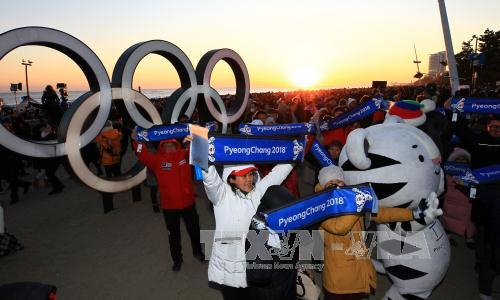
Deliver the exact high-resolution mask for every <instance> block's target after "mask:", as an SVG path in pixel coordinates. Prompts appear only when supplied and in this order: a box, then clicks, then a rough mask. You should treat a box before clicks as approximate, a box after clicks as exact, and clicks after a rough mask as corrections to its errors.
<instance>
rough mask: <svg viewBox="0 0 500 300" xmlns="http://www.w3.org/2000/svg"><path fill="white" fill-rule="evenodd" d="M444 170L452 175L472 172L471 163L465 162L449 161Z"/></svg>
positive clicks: (463, 174)
mask: <svg viewBox="0 0 500 300" xmlns="http://www.w3.org/2000/svg"><path fill="white" fill-rule="evenodd" d="M444 171H445V172H446V174H447V175H451V176H465V175H466V174H467V172H470V165H469V164H465V163H458V162H453V161H447V162H445V163H444Z"/></svg>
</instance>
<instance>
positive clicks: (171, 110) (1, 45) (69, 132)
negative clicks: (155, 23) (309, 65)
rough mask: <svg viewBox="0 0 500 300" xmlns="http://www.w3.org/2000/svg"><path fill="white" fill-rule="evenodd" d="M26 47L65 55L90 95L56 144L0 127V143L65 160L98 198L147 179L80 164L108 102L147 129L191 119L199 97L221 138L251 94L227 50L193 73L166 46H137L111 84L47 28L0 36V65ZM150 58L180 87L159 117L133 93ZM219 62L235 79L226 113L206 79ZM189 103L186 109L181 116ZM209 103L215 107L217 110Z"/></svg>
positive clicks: (74, 108) (96, 63) (69, 40)
mask: <svg viewBox="0 0 500 300" xmlns="http://www.w3.org/2000/svg"><path fill="white" fill-rule="evenodd" d="M28 45H37V46H45V47H48V48H52V49H54V50H57V51H59V52H61V53H63V54H65V55H67V56H68V57H69V58H70V59H72V60H73V61H74V62H75V63H76V64H77V65H78V66H79V67H80V68H81V70H82V71H83V73H84V75H85V77H86V79H87V81H88V84H89V87H90V92H88V93H86V94H83V95H82V96H80V97H79V98H78V99H77V100H75V101H74V102H73V104H72V105H71V106H70V108H69V109H68V110H67V111H66V112H65V114H64V116H63V118H62V120H61V123H60V124H59V130H58V141H57V143H40V142H35V141H27V140H23V139H21V138H19V137H17V136H15V135H14V134H12V133H11V132H10V131H8V130H7V129H6V128H4V127H3V126H0V143H1V144H2V145H3V146H5V147H6V148H8V149H10V150H12V151H14V152H17V153H19V154H23V155H26V156H31V157H59V156H64V155H67V156H68V160H69V163H70V165H71V167H72V169H73V170H74V172H75V173H76V175H77V176H78V177H79V178H80V179H81V180H82V181H83V182H84V183H85V184H87V185H88V186H90V187H92V188H94V189H96V190H98V191H101V192H108V193H114V192H121V191H125V190H128V189H130V188H132V187H134V186H136V185H138V184H140V183H141V182H142V181H144V180H145V179H146V169H145V167H144V166H142V165H141V164H139V163H136V165H135V166H134V167H132V168H131V169H130V170H129V171H128V172H127V173H126V174H124V175H123V176H122V177H120V178H116V179H115V178H113V179H104V178H101V177H98V176H96V175H94V174H93V173H92V172H91V171H90V170H89V169H88V167H87V166H86V165H85V163H84V161H83V159H82V156H81V154H80V148H82V147H83V146H85V145H87V144H89V143H90V142H92V141H93V140H94V139H95V138H96V137H97V135H99V133H100V131H101V129H102V128H103V127H104V125H105V123H106V120H107V119H108V117H109V113H110V110H111V104H112V101H113V100H117V99H123V101H124V104H125V107H126V109H127V112H128V113H129V115H130V117H131V118H132V120H133V121H134V122H135V123H136V124H137V125H139V126H141V127H150V126H152V125H157V124H170V123H174V122H176V121H177V119H178V118H179V116H180V114H181V113H184V114H186V115H187V116H188V117H191V115H192V114H193V112H194V110H195V108H196V104H197V100H198V96H199V95H203V98H204V100H205V104H206V107H207V108H208V111H209V113H210V114H211V116H212V117H213V118H214V119H215V120H217V121H219V122H220V123H222V125H223V128H222V132H223V133H225V132H226V130H227V125H228V124H231V123H234V122H235V121H237V120H238V119H239V118H241V116H242V115H243V114H244V112H245V110H246V109H247V107H248V96H249V92H250V80H249V76H248V71H247V68H246V66H245V63H244V62H243V59H242V58H241V57H240V56H239V55H238V54H237V53H236V52H234V51H233V50H230V49H217V50H212V51H209V52H207V53H206V54H205V55H204V56H203V57H202V58H201V59H200V61H199V63H198V65H197V66H196V69H194V68H193V65H192V64H191V61H190V60H189V58H188V57H187V56H186V54H185V53H184V52H183V51H182V50H181V49H179V48H178V47H177V46H176V45H174V44H172V43H170V42H167V41H162V40H151V41H146V42H141V43H137V44H135V45H133V46H131V47H129V48H128V49H127V50H125V52H123V54H122V55H121V56H120V58H119V59H118V61H117V63H116V64H115V67H114V70H113V76H112V79H111V81H110V79H109V76H108V73H107V72H106V69H105V68H104V65H103V64H102V62H101V61H100V59H99V58H98V57H97V55H96V54H95V53H94V52H93V51H92V50H91V49H90V48H89V47H88V46H87V45H86V44H85V43H83V42H82V41H80V40H78V39H77V38H75V37H73V36H71V35H69V34H67V33H65V32H62V31H59V30H56V29H52V28H46V27H22V28H17V29H13V30H10V31H7V32H4V33H2V34H0V60H1V59H2V58H3V57H4V56H5V55H7V53H9V52H10V51H12V50H14V49H16V48H18V47H21V46H28ZM152 53H153V54H158V55H161V56H162V57H164V58H166V59H167V60H168V61H169V62H170V63H171V64H172V65H173V66H174V68H175V70H176V71H177V73H178V75H179V79H180V82H181V87H180V88H178V89H177V90H175V91H174V93H173V94H172V95H171V96H170V98H169V100H168V101H167V102H166V104H165V107H164V108H163V112H162V115H161V116H160V114H159V113H158V111H157V110H156V108H155V107H154V105H153V104H152V103H151V101H150V100H149V99H148V98H147V97H146V96H145V95H143V94H142V93H139V92H138V91H136V90H134V89H133V88H132V79H133V76H134V72H135V69H136V68H137V65H138V64H139V63H140V61H141V60H142V59H143V58H144V57H145V56H146V55H148V54H152ZM220 60H223V61H225V62H226V63H228V64H229V66H230V67H231V69H232V71H233V73H234V75H235V79H236V98H235V101H233V103H232V105H231V107H229V108H228V109H226V107H225V106H224V103H223V101H222V99H221V97H220V95H219V94H218V92H217V91H216V90H215V89H213V88H212V87H211V86H210V78H211V74H212V72H213V69H214V67H215V65H216V64H217V63H218V62H219V61H220ZM188 101H189V104H188V105H187V109H186V111H185V112H183V111H182V110H183V108H184V107H185V105H186V104H187V103H188ZM213 101H215V102H216V104H217V107H218V108H219V109H218V110H217V108H216V107H215V105H214V103H213ZM136 105H139V106H141V107H142V108H143V109H144V110H145V111H146V113H147V114H148V115H149V117H150V118H151V120H152V122H151V121H149V120H147V119H146V118H144V117H143V116H142V114H141V113H140V112H139V110H138V109H137V106H136ZM96 108H99V109H98V113H97V116H96V117H95V119H94V121H93V123H92V124H91V125H90V127H89V128H88V129H86V130H85V132H83V134H81V132H82V129H83V127H84V123H85V121H86V119H87V118H88V117H89V115H90V114H91V113H92V112H93V111H94V110H95V109H96Z"/></svg>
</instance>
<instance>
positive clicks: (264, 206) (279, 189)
mask: <svg viewBox="0 0 500 300" xmlns="http://www.w3.org/2000/svg"><path fill="white" fill-rule="evenodd" d="M295 200H296V199H295V196H294V195H293V194H292V193H290V191H289V190H288V189H287V188H285V187H283V186H280V185H273V186H270V187H269V188H268V189H267V191H266V192H265V193H264V196H262V199H261V200H260V205H259V207H258V208H257V212H264V211H268V210H271V209H275V208H279V207H282V206H284V205H286V204H288V203H290V202H293V201H295Z"/></svg>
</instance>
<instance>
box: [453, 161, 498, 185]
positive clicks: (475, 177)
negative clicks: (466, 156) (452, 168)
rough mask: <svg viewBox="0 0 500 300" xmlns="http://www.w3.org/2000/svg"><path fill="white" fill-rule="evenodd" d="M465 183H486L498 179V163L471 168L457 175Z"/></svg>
mask: <svg viewBox="0 0 500 300" xmlns="http://www.w3.org/2000/svg"><path fill="white" fill-rule="evenodd" d="M458 178H460V179H462V180H463V181H464V183H465V184H467V185H478V184H488V183H493V182H499V181H500V165H491V166H486V167H482V168H478V169H474V170H471V171H469V172H467V173H466V174H465V175H463V176H458Z"/></svg>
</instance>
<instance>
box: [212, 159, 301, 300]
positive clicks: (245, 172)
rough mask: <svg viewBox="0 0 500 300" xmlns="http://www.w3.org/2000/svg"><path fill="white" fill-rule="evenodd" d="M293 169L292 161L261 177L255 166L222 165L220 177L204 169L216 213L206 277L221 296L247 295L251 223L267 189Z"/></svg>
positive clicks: (239, 298)
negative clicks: (248, 248) (246, 243)
mask: <svg viewBox="0 0 500 300" xmlns="http://www.w3.org/2000/svg"><path fill="white" fill-rule="evenodd" d="M292 168H293V166H292V165H291V164H281V165H276V166H275V167H274V168H273V169H272V171H271V172H270V173H269V174H268V175H267V176H265V177H264V178H262V179H260V177H259V174H258V173H257V172H256V171H257V168H256V167H255V166H254V165H237V166H234V165H232V166H229V165H228V166H225V167H224V171H223V173H222V179H221V177H220V176H219V174H217V171H216V169H215V167H214V166H210V167H209V168H208V171H207V172H203V183H204V185H205V191H206V192H207V196H208V199H209V200H210V201H211V202H212V203H213V205H214V215H215V236H214V243H213V246H212V255H211V257H210V263H209V266H208V280H209V281H211V282H215V283H218V284H220V285H221V288H222V295H223V297H224V299H237V300H243V299H245V298H246V297H247V294H248V293H247V291H246V289H245V288H246V287H247V280H246V257H245V239H246V235H247V233H248V228H249V226H250V222H251V220H252V217H253V216H254V215H255V213H256V212H257V207H258V206H259V204H260V199H261V198H262V196H263V195H264V193H265V192H266V190H267V188H268V187H270V186H272V185H280V184H281V183H282V182H283V180H285V178H286V177H287V176H288V174H289V173H290V171H291V170H292Z"/></svg>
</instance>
